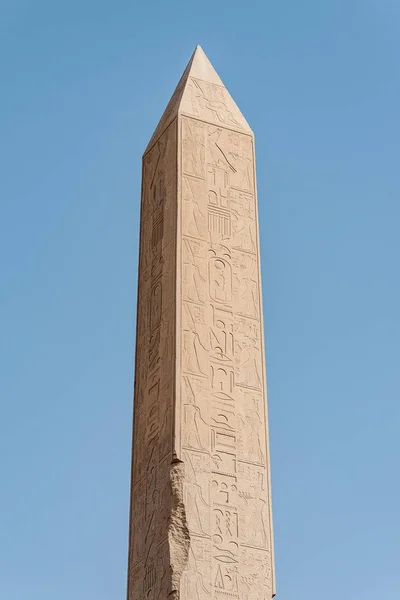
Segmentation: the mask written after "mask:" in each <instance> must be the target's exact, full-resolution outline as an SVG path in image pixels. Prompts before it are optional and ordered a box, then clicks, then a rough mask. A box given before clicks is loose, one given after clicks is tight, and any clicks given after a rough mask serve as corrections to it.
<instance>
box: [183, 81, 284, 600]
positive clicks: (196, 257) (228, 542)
mask: <svg viewBox="0 0 400 600" xmlns="http://www.w3.org/2000/svg"><path fill="white" fill-rule="evenodd" d="M196 89H197V88H196ZM210 89H211V88H210V87H206V86H205V87H204V90H206V92H207V93H211V92H210V91H209V90H210ZM201 93H202V92H201V90H200V89H199V90H198V92H196V93H195V97H194V99H193V98H192V100H193V102H194V106H196V102H199V98H200V96H199V94H201ZM201 98H203V100H204V96H201ZM220 98H222V96H221V97H220ZM215 102H217V100H215ZM199 106H200V104H199ZM204 107H205V103H203V104H202V105H201V106H200V108H202V110H203V117H204ZM200 108H198V111H199V112H201V111H200ZM215 108H217V105H215ZM220 108H221V110H222V105H221V107H220ZM207 110H210V109H209V108H208V109H207ZM220 117H221V118H220V121H221V123H223V122H224V121H223V118H222V113H221V115H220ZM224 118H225V119H226V124H228V122H229V126H230V127H233V126H234V123H233V121H231V120H230V116H229V115H228V114H226V115H225V117H224ZM194 123H195V120H194V119H189V118H187V117H182V119H181V131H182V165H183V171H184V174H183V179H184V180H185V179H188V174H189V172H190V174H191V175H192V179H193V180H194V167H193V164H194V162H195V161H194V159H193V157H200V156H201V160H200V158H198V160H197V163H198V164H200V162H201V165H202V169H201V178H200V170H199V171H198V172H197V177H198V179H197V180H196V181H197V182H198V183H197V184H196V187H195V185H193V183H192V186H191V188H190V190H191V192H190V195H189V193H188V191H187V187H186V186H187V184H186V183H184V185H183V188H182V234H183V237H182V241H181V252H182V300H181V315H182V318H181V322H182V332H181V335H182V338H181V339H182V375H181V402H182V409H181V414H182V421H181V428H182V435H181V440H182V450H184V452H183V460H184V463H185V465H186V466H187V470H186V476H187V480H188V483H187V484H185V485H186V486H187V491H186V511H187V513H186V514H187V519H188V522H189V530H190V532H191V538H192V540H198V539H200V538H207V539H209V546H208V548H209V549H210V553H209V560H210V567H211V571H210V574H209V579H208V580H207V581H206V580H205V579H203V578H202V579H201V581H202V583H203V584H204V585H203V586H202V585H200V584H199V581H200V575H199V570H197V571H196V574H194V572H193V573H191V569H188V570H187V571H186V572H185V574H184V582H185V583H184V585H182V586H181V594H182V600H189V599H190V598H191V596H188V595H187V594H188V593H189V590H190V592H191V593H192V594H193V597H195V598H201V597H202V596H201V594H202V593H204V594H206V591H207V590H208V589H210V592H211V593H210V595H209V597H211V598H218V599H220V598H221V599H223V598H224V599H225V598H231V599H232V598H238V600H239V599H240V600H241V599H242V598H246V599H247V600H257V599H258V598H260V599H261V598H262V599H263V600H265V599H266V598H271V597H272V594H273V580H272V569H273V563H272V542H271V527H270V510H271V509H270V499H269V498H270V496H269V489H268V486H269V479H268V471H267V467H268V454H267V441H266V423H265V419H266V414H265V382H264V366H263V360H264V358H263V345H262V330H261V320H260V278H259V257H258V254H257V253H258V241H257V223H256V203H255V188H254V174H253V169H254V158H253V144H252V138H251V136H249V135H247V134H240V133H238V132H234V131H232V130H231V129H226V128H224V127H223V126H222V125H221V126H216V125H215V124H204V123H203V122H200V121H199V125H198V127H196V126H195V124H194ZM214 123H215V121H214ZM188 131H190V132H193V131H196V132H201V133H199V135H198V139H197V141H196V140H195V139H194V136H193V135H192V136H191V138H190V140H191V141H190V144H191V146H190V157H186V158H185V157H184V156H183V154H184V152H185V148H187V143H188V142H187V141H185V140H187V137H188V133H187V132H188ZM196 143H197V145H198V148H197V150H196V147H195V144H196ZM203 162H204V163H205V165H203ZM204 174H205V175H204ZM194 189H196V194H195V195H194V192H193V190H194ZM194 197H195V208H196V210H195V211H194V208H193V207H194V200H193V198H194ZM189 199H190V202H189ZM206 214H207V215H208V219H207V226H208V236H207V235H206V233H205V228H204V223H205V218H204V217H205V215H206ZM200 223H201V228H200V226H199V224H200ZM194 385H197V386H198V390H197V391H195V389H194ZM206 446H207V448H206ZM189 450H190V452H189ZM194 457H197V458H198V460H200V459H199V457H201V462H200V463H198V465H200V464H203V465H207V468H206V469H204V468H201V467H200V466H198V467H197V469H196V468H194V466H193V464H194ZM200 481H201V483H200ZM252 553H253V554H252ZM253 556H254V569H253V568H250V565H249V562H250V560H251V558H252V557H253ZM193 564H194V562H193ZM196 564H197V563H196ZM188 581H190V582H191V584H190V585H189V584H188ZM208 585H209V586H210V587H208ZM188 586H189V587H188Z"/></svg>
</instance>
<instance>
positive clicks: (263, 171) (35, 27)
mask: <svg viewBox="0 0 400 600" xmlns="http://www.w3.org/2000/svg"><path fill="white" fill-rule="evenodd" d="M399 32H400V5H399V4H398V3H397V2H396V1H395V0H325V1H324V2H322V1H321V0H303V1H302V2H299V1H298V0H280V1H279V2H276V1H275V2H271V1H270V0H249V1H248V2H245V3H243V2H239V1H237V0H231V1H230V2H215V1H212V0H203V1H202V2H200V1H199V2H193V1H192V0H185V2H183V1H181V0H172V1H171V2H166V1H165V0H162V1H161V0H153V1H152V2H140V3H139V2H134V1H131V2H128V1H121V0H114V1H113V2H110V1H105V0H97V1H96V2H94V1H93V0H80V1H79V2H78V1H77V0H70V1H69V2H66V3H61V2H54V1H49V0H48V1H45V0H36V1H35V2H33V0H8V1H5V0H0V34H1V35H0V55H1V63H2V64H1V84H2V85H1V89H2V93H1V95H0V129H1V135H0V161H1V165H2V169H1V170H2V176H1V179H0V252H1V256H2V261H1V285H0V310H1V315H2V318H1V321H0V362H1V365H2V368H1V377H0V398H1V415H0V456H1V460H0V462H1V464H0V466H1V469H0V473H1V481H2V486H1V494H0V514H1V518H0V537H1V541H2V543H1V544H0V598H4V599H7V600H21V598H25V599H26V600H53V599H54V598H55V597H56V598H57V599H58V600H70V599H71V598H74V600H109V599H110V600H116V599H117V598H119V599H120V598H124V597H125V586H126V583H125V577H126V562H127V528H128V502H129V468H130V443H131V440H130V436H131V419H132V416H131V413H132V385H133V352H134V334H135V308H136V307H135V303H136V270H137V250H138V217H139V194H140V169H141V154H142V152H143V150H144V148H145V146H146V143H147V141H148V139H149V138H150V136H151V134H152V132H153V129H154V127H155V125H156V123H157V121H158V119H159V117H160V116H161V113H162V110H163V109H164V107H165V105H166V103H167V101H168V99H169V97H170V95H171V94H172V91H173V89H174V87H175V84H176V83H177V81H178V79H179V77H180V75H181V73H182V71H183V69H184V67H185V65H186V63H187V61H188V60H189V57H190V55H191V53H192V51H193V48H194V46H195V45H196V44H197V43H199V44H201V45H202V47H203V48H204V50H205V51H206V53H207V54H208V56H209V58H210V59H211V61H212V62H213V64H214V66H215V68H216V70H217V71H218V73H219V75H220V76H221V77H222V79H223V80H224V82H225V84H226V85H227V87H228V89H229V90H230V92H231V94H232V95H233V97H234V98H235V100H236V101H237V103H238V105H239V107H240V109H241V110H242V112H243V114H244V115H245V117H246V118H247V120H248V122H249V123H250V125H251V126H252V127H253V129H254V131H255V133H256V141H257V165H258V187H259V205H260V230H261V245H262V271H263V293H264V317H265V334H266V347H267V372H268V390H269V403H270V434H271V454H272V478H273V502H274V524H275V543H276V570H277V588H278V598H279V600H321V598H323V599H324V600H337V598H340V597H346V598H351V600H376V598H382V599H383V600H398V599H399V597H400V572H399V567H398V565H399V561H398V558H399V547H400V543H399V542H400V520H399V505H400V482H399V476H398V472H399V441H398V438H399V420H400V408H399V405H400V402H399V400H400V397H399V396H400V394H399V380H398V377H399V358H400V342H399V340H400V314H399V306H400V282H399V253H400V236H399V219H400V204H399V198H400V169H399V165H398V159H399V150H400V117H399V92H400V74H399V68H398V58H399V53H400V36H399Z"/></svg>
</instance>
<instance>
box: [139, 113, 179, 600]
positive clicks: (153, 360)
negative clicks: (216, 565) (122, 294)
mask: <svg viewBox="0 0 400 600" xmlns="http://www.w3.org/2000/svg"><path fill="white" fill-rule="evenodd" d="M176 147H177V139H176V123H172V124H171V125H170V126H169V127H168V128H167V129H166V131H165V132H164V133H163V135H162V136H161V137H160V138H159V139H158V141H156V143H155V144H154V145H153V147H152V149H151V150H150V151H149V152H148V154H147V155H146V156H145V157H144V160H143V189H142V207H141V244H140V267H139V295H138V326H137V348H136V367H135V402H134V431H133V456H132V492H131V527H130V542H129V548H130V550H129V577H128V599H129V600H133V599H134V598H142V597H143V598H146V599H147V600H150V599H151V600H156V598H159V597H160V595H159V594H160V593H161V590H165V597H167V595H168V594H169V593H170V590H171V588H170V582H171V577H170V576H169V573H168V568H167V567H165V569H160V564H163V565H168V564H169V546H168V543H167V540H168V522H169V518H170V512H171V511H170V506H171V504H172V502H171V500H169V498H170V496H171V483H170V468H171V460H172V448H173V445H172V444H173V405H174V388H175V386H174V377H173V374H174V357H175V350H174V348H175V306H174V289H175V278H174V268H175V267H174V257H175V255H176V250H175V248H176V181H177V157H176ZM174 213H175V216H174ZM160 571H161V573H162V574H161V576H159V573H160ZM163 593H164V592H163Z"/></svg>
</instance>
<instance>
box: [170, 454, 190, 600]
mask: <svg viewBox="0 0 400 600" xmlns="http://www.w3.org/2000/svg"><path fill="white" fill-rule="evenodd" d="M184 479H185V464H184V463H183V462H182V461H181V460H178V459H175V460H174V461H173V462H172V465H171V472H170V481H171V490H172V497H171V516H170V522H169V527H168V542H169V552H170V565H171V589H172V591H171V592H170V594H169V596H168V598H171V600H179V597H180V582H181V577H182V574H183V572H184V571H185V569H186V567H187V564H188V557H189V548H190V534H189V528H188V524H187V519H186V510H185V504H184V501H183V482H184Z"/></svg>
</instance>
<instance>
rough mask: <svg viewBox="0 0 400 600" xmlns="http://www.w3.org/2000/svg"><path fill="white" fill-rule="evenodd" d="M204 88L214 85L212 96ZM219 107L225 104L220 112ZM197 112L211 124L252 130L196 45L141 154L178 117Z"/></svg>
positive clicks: (192, 114)
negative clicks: (221, 123)
mask: <svg viewBox="0 0 400 600" xmlns="http://www.w3.org/2000/svg"><path fill="white" fill-rule="evenodd" d="M207 86H213V92H214V93H211V95H210V97H208V95H207V91H208V90H207V89H205V88H207ZM222 105H225V106H224V108H223V109H221V106H222ZM200 112H202V113H204V116H207V117H208V119H209V121H210V122H212V123H214V122H216V124H219V123H220V122H221V119H222V122H224V123H225V125H226V126H228V127H230V128H232V129H237V130H238V131H251V129H250V127H249V126H248V124H247V123H246V120H245V118H244V117H243V115H242V114H241V112H240V110H239V108H238V107H237V105H236V104H235V102H234V100H233V99H232V97H231V96H230V94H229V92H228V91H227V89H226V87H225V86H224V84H223V83H222V81H221V79H220V77H219V75H218V74H217V72H216V71H215V69H214V67H213V66H212V64H211V62H210V61H209V59H208V58H207V56H206V54H205V52H204V51H203V49H202V48H201V47H200V46H196V49H195V51H194V52H193V54H192V56H191V59H190V60H189V62H188V64H187V67H186V69H185V71H184V73H183V75H182V77H181V79H180V80H179V83H178V85H177V87H176V89H175V91H174V93H173V95H172V97H171V100H170V101H169V103H168V105H167V108H166V109H165V111H164V113H163V115H162V117H161V119H160V121H159V123H158V125H157V127H156V129H155V131H154V134H153V135H152V137H151V140H150V142H149V144H148V146H147V148H146V150H145V152H144V153H145V154H146V152H147V151H148V150H149V149H150V148H151V147H152V145H153V144H154V142H155V141H156V140H157V138H158V136H159V135H160V134H161V133H162V132H163V131H164V130H165V128H166V127H167V126H168V125H169V123H171V122H172V121H173V120H174V119H175V118H176V117H177V115H178V114H182V115H187V116H192V117H196V116H199V114H200Z"/></svg>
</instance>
